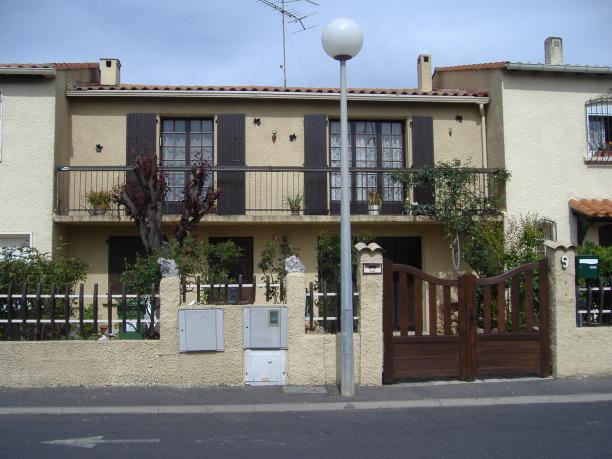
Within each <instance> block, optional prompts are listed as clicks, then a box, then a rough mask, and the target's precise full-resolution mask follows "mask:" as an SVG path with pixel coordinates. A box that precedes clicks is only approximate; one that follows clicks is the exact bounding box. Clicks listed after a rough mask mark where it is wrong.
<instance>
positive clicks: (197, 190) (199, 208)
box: [174, 160, 221, 245]
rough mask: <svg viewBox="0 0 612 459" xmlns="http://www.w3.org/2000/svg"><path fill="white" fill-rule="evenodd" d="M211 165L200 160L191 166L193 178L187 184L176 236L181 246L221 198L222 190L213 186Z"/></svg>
mask: <svg viewBox="0 0 612 459" xmlns="http://www.w3.org/2000/svg"><path fill="white" fill-rule="evenodd" d="M209 178H211V175H210V165H209V163H208V162H206V161H202V160H198V161H197V162H196V163H195V164H193V165H192V166H191V177H190V179H189V180H187V181H186V182H185V190H184V192H183V202H182V209H183V214H182V215H181V218H180V220H179V222H178V224H177V225H176V230H175V232H174V235H175V237H176V240H177V241H178V243H179V244H180V245H182V244H183V241H184V240H185V239H186V238H187V236H189V235H190V234H191V233H192V231H193V230H194V229H195V228H196V226H197V225H198V223H199V222H200V220H202V217H203V216H204V215H206V214H207V213H209V212H210V211H211V209H213V208H214V206H215V202H216V201H217V199H219V197H220V196H221V189H220V188H216V189H215V188H214V187H213V186H212V180H209Z"/></svg>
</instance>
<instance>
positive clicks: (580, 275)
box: [576, 255, 599, 279]
mask: <svg viewBox="0 0 612 459" xmlns="http://www.w3.org/2000/svg"><path fill="white" fill-rule="evenodd" d="M598 278H599V257H598V256H596V255H577V256H576V279H598Z"/></svg>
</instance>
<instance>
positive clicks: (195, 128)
mask: <svg viewBox="0 0 612 459" xmlns="http://www.w3.org/2000/svg"><path fill="white" fill-rule="evenodd" d="M190 131H191V132H202V121H200V120H191V126H190Z"/></svg>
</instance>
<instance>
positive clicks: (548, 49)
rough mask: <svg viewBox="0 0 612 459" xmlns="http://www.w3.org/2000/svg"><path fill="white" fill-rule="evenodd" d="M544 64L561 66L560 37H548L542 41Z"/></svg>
mask: <svg viewBox="0 0 612 459" xmlns="http://www.w3.org/2000/svg"><path fill="white" fill-rule="evenodd" d="M544 63H545V64H552V65H562V64H563V40H562V39H561V38H560V37H548V38H547V39H546V40H545V41H544Z"/></svg>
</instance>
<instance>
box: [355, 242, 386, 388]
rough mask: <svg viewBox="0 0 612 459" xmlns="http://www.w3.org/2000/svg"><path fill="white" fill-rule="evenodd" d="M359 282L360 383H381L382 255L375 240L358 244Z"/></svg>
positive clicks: (374, 384) (376, 384) (378, 384)
mask: <svg viewBox="0 0 612 459" xmlns="http://www.w3.org/2000/svg"><path fill="white" fill-rule="evenodd" d="M355 247H356V248H357V251H358V255H357V284H358V285H359V309H360V310H359V335H360V343H359V347H360V356H361V365H359V368H360V373H361V374H360V378H359V381H360V384H363V385H369V386H380V385H381V384H382V373H383V365H382V363H383V269H382V268H383V255H382V248H381V247H380V246H379V245H378V244H375V243H370V244H369V245H365V244H364V243H362V242H360V243H359V244H357V245H356V246H355Z"/></svg>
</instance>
